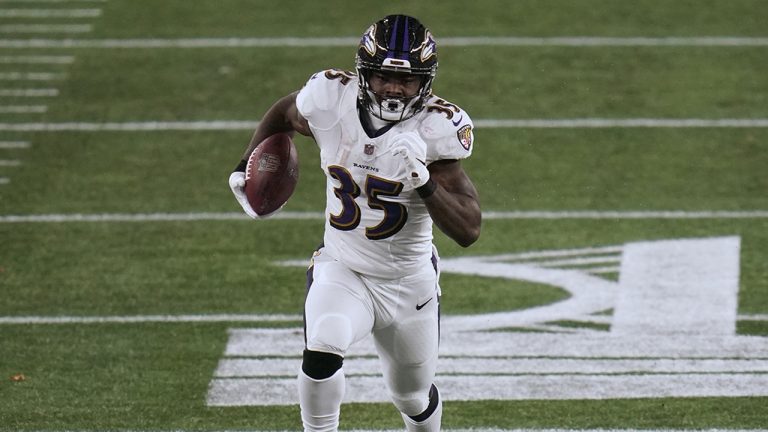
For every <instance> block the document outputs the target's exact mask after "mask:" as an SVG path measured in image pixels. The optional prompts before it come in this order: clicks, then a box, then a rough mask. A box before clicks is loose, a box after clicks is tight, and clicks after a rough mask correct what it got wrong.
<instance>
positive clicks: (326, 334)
mask: <svg viewBox="0 0 768 432" xmlns="http://www.w3.org/2000/svg"><path fill="white" fill-rule="evenodd" d="M352 338H353V332H352V322H351V321H350V319H349V318H348V317H346V316H344V315H341V314H326V315H322V316H320V317H319V318H318V319H317V321H316V322H315V323H314V324H313V325H312V327H311V328H308V329H307V349H309V350H312V351H322V352H330V353H334V354H338V355H339V356H342V357H343V356H344V354H345V353H346V352H347V348H349V346H350V345H351V344H352Z"/></svg>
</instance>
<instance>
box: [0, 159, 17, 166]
mask: <svg viewBox="0 0 768 432" xmlns="http://www.w3.org/2000/svg"><path fill="white" fill-rule="evenodd" d="M17 166H21V161H20V160H18V159H0V167H17Z"/></svg>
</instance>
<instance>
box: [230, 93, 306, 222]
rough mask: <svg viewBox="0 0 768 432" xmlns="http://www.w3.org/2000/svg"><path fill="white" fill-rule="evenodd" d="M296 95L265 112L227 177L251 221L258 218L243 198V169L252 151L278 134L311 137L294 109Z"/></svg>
mask: <svg viewBox="0 0 768 432" xmlns="http://www.w3.org/2000/svg"><path fill="white" fill-rule="evenodd" d="M297 94H298V92H293V93H291V94H289V95H287V96H285V97H282V98H280V99H279V100H278V101H277V102H275V103H274V104H273V105H272V107H270V108H269V110H267V112H266V114H264V117H263V118H262V119H261V121H260V122H259V125H258V126H257V127H256V131H255V132H254V133H253V136H252V137H251V141H250V142H249V143H248V146H247V147H246V149H245V153H244V154H243V158H242V160H241V161H240V163H239V164H238V165H237V167H236V168H235V170H234V171H233V172H232V174H230V176H229V188H230V189H231V190H232V193H233V194H234V195H235V199H236V200H237V202H238V203H239V204H240V206H241V207H242V208H243V211H244V212H245V214H247V215H248V216H250V217H251V218H253V219H259V216H258V215H257V214H256V212H254V211H253V209H252V208H251V206H250V204H249V203H248V199H247V198H246V196H245V168H246V166H247V161H248V158H249V157H250V155H251V153H253V150H254V149H255V148H256V147H257V146H258V145H259V143H261V142H262V141H264V140H265V139H267V138H268V137H270V136H272V135H274V134H276V133H280V132H287V133H289V134H290V135H291V136H292V135H293V133H294V131H295V132H298V133H300V134H302V135H306V136H312V132H311V131H310V129H309V123H308V122H307V120H306V119H305V118H304V117H303V116H302V115H301V114H300V113H299V109H298V108H297V107H296V95H297Z"/></svg>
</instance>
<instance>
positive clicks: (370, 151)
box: [363, 144, 374, 156]
mask: <svg viewBox="0 0 768 432" xmlns="http://www.w3.org/2000/svg"><path fill="white" fill-rule="evenodd" d="M373 150H374V147H373V144H366V145H365V148H363V152H364V153H365V154H367V155H368V156H371V155H373Z"/></svg>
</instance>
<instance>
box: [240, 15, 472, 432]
mask: <svg viewBox="0 0 768 432" xmlns="http://www.w3.org/2000/svg"><path fill="white" fill-rule="evenodd" d="M436 71H437V46H436V43H435V39H434V38H433V37H432V35H431V33H430V32H429V30H427V28H425V27H424V26H423V25H422V24H421V23H420V22H419V21H418V20H417V19H415V18H413V17H409V16H405V15H390V16H387V17H385V18H383V19H382V20H379V21H377V22H376V23H374V24H373V25H371V26H370V28H368V30H367V31H366V32H365V33H364V34H363V36H362V39H361V40H360V44H359V47H358V50H357V57H356V73H353V72H347V71H343V70H336V69H332V70H326V71H322V72H318V73H316V74H314V75H313V76H312V77H311V78H310V79H309V81H308V82H307V83H306V84H305V85H304V87H303V88H302V89H301V90H299V91H297V92H294V93H291V94H289V95H287V96H285V97H283V98H282V99H280V100H278V101H277V102H276V103H275V104H274V105H273V106H272V107H271V108H270V109H269V110H268V111H267V113H266V114H265V115H264V117H263V119H262V121H261V122H260V123H259V126H258V128H257V129H256V131H255V133H254V135H253V138H252V139H251V142H250V144H249V145H248V147H247V149H246V151H245V154H244V157H243V160H242V161H241V162H240V165H238V167H237V169H236V170H235V172H233V173H232V175H231V176H230V179H229V183H230V187H231V189H232V191H233V193H234V194H235V196H236V198H237V199H238V201H239V202H240V203H241V205H242V206H243V209H244V210H245V212H246V213H248V214H249V215H250V216H251V217H254V218H258V216H256V215H255V213H254V212H253V211H252V210H251V209H250V207H249V205H248V202H247V199H246V198H245V195H244V192H243V188H244V183H245V180H244V178H245V174H244V170H245V166H246V162H245V161H246V160H247V159H248V156H249V155H250V154H251V152H252V151H253V150H254V148H255V147H256V146H257V145H258V143H260V142H261V141H262V140H264V139H265V138H267V137H268V136H270V135H272V134H275V133H278V132H289V133H292V132H293V131H296V132H298V133H300V134H302V135H306V136H309V137H312V138H313V139H314V141H315V142H316V143H317V145H318V147H319V148H320V166H321V168H322V170H323V171H324V173H325V175H326V179H327V180H326V209H325V215H326V222H325V231H324V236H323V243H322V245H321V247H320V248H319V249H318V250H317V251H315V253H314V256H313V259H312V264H311V267H310V269H309V271H308V273H307V288H308V291H307V297H306V302H305V308H304V311H305V340H306V347H305V350H304V353H303V360H302V366H301V370H300V371H299V377H298V393H299V403H300V406H301V417H302V421H303V424H304V428H305V430H306V431H335V430H337V428H338V425H339V412H340V406H341V402H342V400H343V398H344V392H345V378H344V372H343V367H342V366H343V363H344V356H345V354H346V352H347V350H348V349H349V347H350V346H351V345H352V344H354V343H355V342H358V341H360V340H361V339H363V338H364V337H366V336H367V335H369V334H372V335H373V339H374V342H375V345H376V348H377V352H378V354H379V358H380V360H381V366H382V372H383V375H384V379H385V381H386V383H387V390H388V392H389V395H390V397H391V399H392V401H393V403H394V405H395V406H396V407H397V409H398V410H399V411H400V412H401V413H402V417H403V420H404V422H405V425H406V429H407V430H409V431H438V430H439V429H440V422H441V415H442V400H441V396H440V392H439V391H438V389H437V387H436V386H435V384H434V382H433V381H434V378H435V369H436V363H437V353H438V338H439V300H440V287H439V285H438V278H439V267H438V255H437V250H436V249H435V248H434V246H433V244H432V238H433V237H432V225H433V223H434V224H435V225H437V227H438V228H439V229H440V230H442V231H443V232H444V233H445V234H446V235H447V236H448V237H450V238H451V239H453V240H454V241H456V242H457V243H458V244H459V245H461V246H464V247H467V246H469V245H471V244H472V243H474V242H475V241H476V240H477V239H478V236H479V235H480V222H481V213H480V205H479V202H478V196H477V191H476V189H475V187H474V185H473V184H472V182H471V180H470V179H469V177H468V176H467V174H466V173H465V171H464V169H463V168H462V165H461V160H462V159H465V158H467V157H468V156H469V155H470V154H471V153H472V150H473V145H474V142H473V139H474V136H473V131H472V128H473V124H472V120H471V119H470V117H469V115H468V114H467V113H466V112H464V111H463V110H462V109H461V108H459V107H458V106H457V105H455V104H453V103H450V102H448V101H446V100H443V99H441V98H440V97H438V96H436V95H434V94H433V93H432V81H433V80H434V78H435V73H436Z"/></svg>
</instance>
